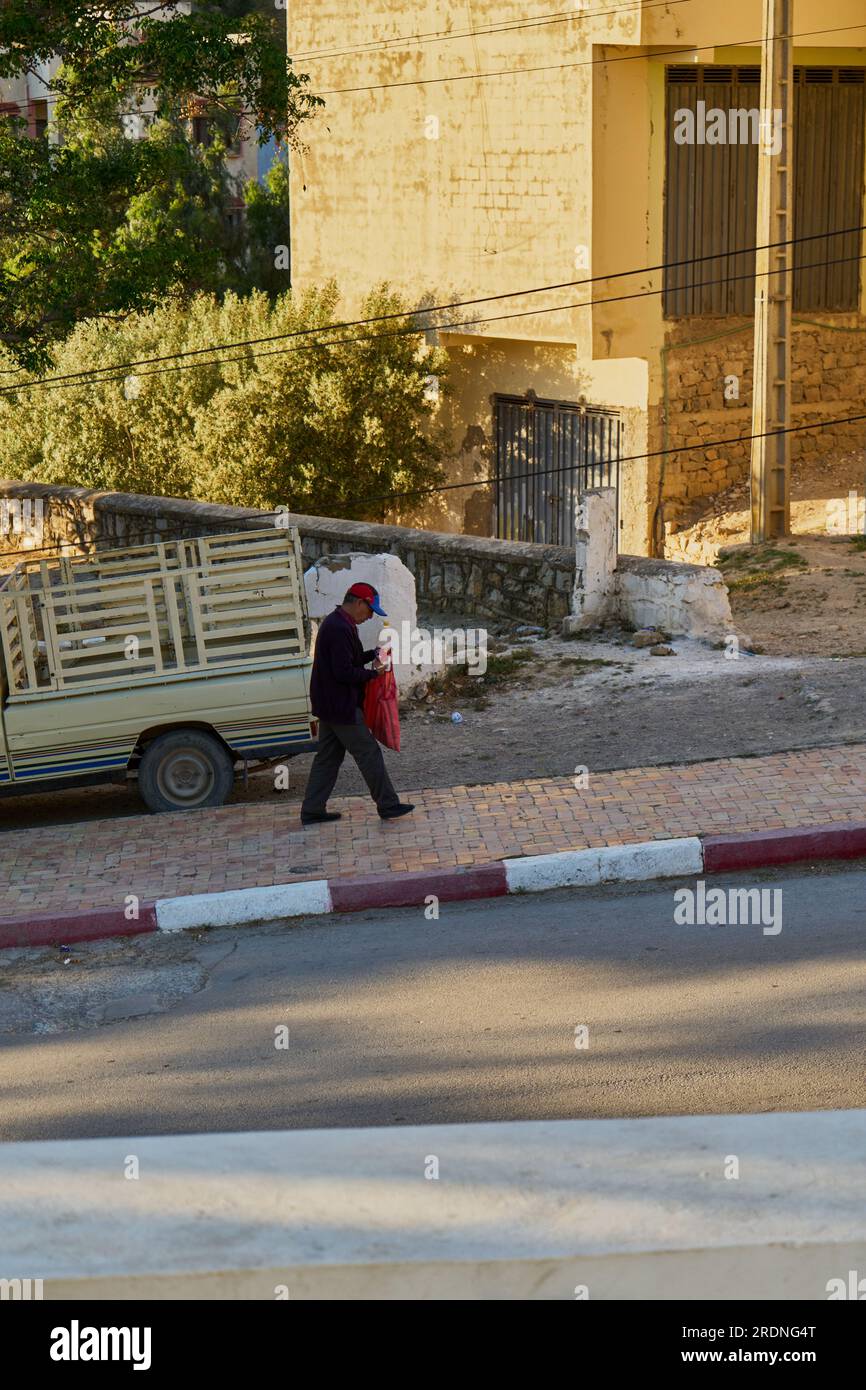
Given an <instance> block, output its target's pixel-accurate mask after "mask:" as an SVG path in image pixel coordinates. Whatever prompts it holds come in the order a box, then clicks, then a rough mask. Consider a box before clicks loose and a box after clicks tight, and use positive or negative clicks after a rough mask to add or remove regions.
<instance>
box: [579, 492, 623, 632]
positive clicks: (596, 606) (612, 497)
mask: <svg viewBox="0 0 866 1390" xmlns="http://www.w3.org/2000/svg"><path fill="white" fill-rule="evenodd" d="M575 523H576V524H575V530H576V545H575V552H576V555H575V560H576V565H577V569H576V571H575V576H574V592H573V594H572V600H571V611H572V614H574V616H575V617H576V618H579V619H580V620H581V622H582V623H584V624H586V625H587V626H589V625H590V624H592V623H598V622H603V621H604V619H605V618H606V617H607V616H608V613H609V611H610V607H611V602H612V599H613V596H614V591H615V588H616V577H615V576H616V560H617V555H616V493H615V492H614V491H613V489H612V488H599V489H596V490H593V491H592V492H585V493H584V494H583V496H582V497H581V498H580V499H579V501H578V503H577V507H576V516H575Z"/></svg>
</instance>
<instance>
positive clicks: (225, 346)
mask: <svg viewBox="0 0 866 1390" xmlns="http://www.w3.org/2000/svg"><path fill="white" fill-rule="evenodd" d="M863 231H866V224H861V225H860V226H855V227H842V228H838V229H832V230H830V231H827V232H813V233H810V234H809V235H807V236H802V237H790V238H788V240H787V241H780V242H768V243H766V245H764V246H745V247H740V248H738V249H733V250H728V251H714V252H712V253H710V252H708V253H707V254H706V255H703V256H688V257H685V258H684V259H682V260H677V261H662V262H659V263H658V264H657V265H651V266H639V267H637V268H635V269H631V270H616V271H609V272H607V273H605V274H600V275H591V276H587V277H586V278H584V279H582V280H564V281H561V282H559V283H558V284H552V285H536V286H533V287H531V288H529V289H522V290H506V291H502V292H500V293H498V294H492V295H481V296H478V297H477V298H474V299H463V300H453V301H450V302H449V303H446V304H436V305H429V306H428V307H427V308H422V309H401V310H396V311H394V312H393V313H389V314H374V315H371V316H369V317H367V318H361V319H348V320H343V321H342V322H340V323H334V324H323V325H322V326H321V327H318V328H298V329H294V330H292V331H291V332H287V333H273V334H267V335H265V336H263V337H260V338H241V339H236V340H234V341H232V342H228V343H214V344H212V345H211V346H210V347H204V348H188V349H185V350H184V351H181V352H172V353H165V354H163V355H161V356H158V357H140V358H134V359H132V360H131V361H128V362H118V363H114V364H111V365H108V366H105V367H91V368H89V369H85V370H82V371H80V372H66V373H63V374H61V375H58V376H52V377H43V378H41V379H40V380H37V381H29V382H16V383H14V384H13V385H10V386H3V387H0V395H9V394H12V393H15V392H18V391H22V390H32V389H35V388H37V387H40V388H46V389H47V388H48V387H50V386H55V385H58V384H60V383H67V382H68V383H75V382H78V381H80V382H82V384H83V385H96V384H98V383H99V382H100V381H113V380H117V379H119V378H118V377H117V373H128V372H131V371H133V370H134V369H135V368H137V367H147V366H152V365H154V364H156V363H159V362H174V361H177V359H179V358H186V357H202V356H204V355H205V354H206V353H213V352H228V351H232V350H234V349H235V348H241V347H258V346H260V345H261V344H263V343H274V342H284V341H287V340H290V339H297V338H302V337H310V336H312V335H315V334H322V333H335V332H341V331H342V330H344V329H347V328H364V327H368V326H370V325H371V324H377V323H391V322H394V321H395V320H397V319H414V320H417V319H419V318H420V317H421V316H429V315H431V314H440V313H451V312H453V311H455V310H458V309H467V308H474V307H475V306H476V305H479V304H493V303H500V302H501V301H503V300H506V299H521V298H525V297H527V296H528V295H536V294H552V293H555V292H557V291H559V290H566V289H577V288H579V287H580V286H582V285H593V284H597V283H598V282H599V281H608V280H621V279H624V278H629V277H631V276H634V275H650V274H654V273H656V272H658V271H667V270H675V269H678V268H679V267H681V266H686V265H698V264H701V263H702V262H704V261H718V260H725V259H730V258H731V257H736V256H744V255H751V254H753V253H755V252H757V251H762V250H773V249H774V248H776V247H778V246H788V245H795V244H801V243H805V242H809V241H824V240H829V239H830V238H831V237H839V236H849V235H854V234H858V233H861V232H863ZM859 259H861V257H859V256H858V257H841V258H839V259H838V260H836V259H833V260H825V261H817V262H814V263H813V264H810V265H805V266H794V267H793V271H794V273H796V272H797V271H800V270H810V269H815V268H817V267H820V266H824V265H837V264H841V263H843V262H845V261H850V260H859ZM751 277H752V272H746V273H745V274H744V275H740V276H722V277H721V278H720V279H716V280H707V281H703V282H701V283H700V284H699V285H692V286H690V285H681V286H677V289H697V288H701V287H704V286H706V285H715V284H725V283H727V282H728V281H733V280H738V279H750V278H751ZM664 288H665V287H664V286H659V287H658V288H657V289H650V290H641V291H635V292H634V293H632V294H628V295H621V296H615V297H608V298H604V299H591V300H582V301H578V302H576V303H571V304H561V305H557V304H553V305H546V306H543V307H541V308H539V309H531V310H528V311H526V312H525V313H523V314H519V313H514V314H500V315H491V316H488V317H480V318H476V319H469V320H461V321H459V322H458V323H456V324H454V323H451V324H448V323H445V324H443V323H426V324H419V323H418V322H417V321H416V322H414V323H410V324H408V325H407V326H406V328H405V329H403V330H401V333H400V334H399V335H397V336H402V335H403V334H405V335H409V336H412V335H415V334H419V333H424V332H445V331H448V330H449V329H455V328H461V327H464V328H465V327H474V326H476V325H478V324H481V323H496V322H501V321H504V320H506V319H510V318H521V317H531V316H532V315H535V314H546V313H559V312H563V311H565V310H568V309H579V308H592V307H594V306H595V305H597V304H615V303H620V302H622V301H624V300H628V299H639V298H646V297H648V296H650V295H654V294H662V293H663V292H664ZM386 336H394V335H388V334H374V335H371V339H373V338H378V337H386ZM342 341H351V342H360V341H364V338H363V337H362V338H354V339H326V340H325V341H318V342H316V343H313V344H311V345H310V347H311V349H317V350H321V349H323V348H327V347H330V346H333V345H335V344H337V343H339V342H342ZM298 350H299V351H300V350H302V349H298ZM270 355H273V354H268V353H251V354H249V356H248V357H244V358H236V359H232V360H234V361H240V362H242V361H248V360H249V357H265V356H270ZM187 365H189V366H196V365H202V366H217V365H219V362H215V361H214V360H213V359H208V361H207V362H204V363H200V364H196V363H189V364H187ZM21 370H23V369H21ZM104 373H113V374H114V375H111V376H106V375H103V374H104ZM140 375H142V376H152V375H158V373H152V372H142V373H140ZM85 378H86V380H84V379H85Z"/></svg>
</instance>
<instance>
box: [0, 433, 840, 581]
mask: <svg viewBox="0 0 866 1390" xmlns="http://www.w3.org/2000/svg"><path fill="white" fill-rule="evenodd" d="M864 420H866V411H864V412H862V413H861V414H859V415H839V416H836V417H834V418H832V419H830V420H817V421H815V422H814V423H813V424H810V425H807V424H803V425H788V426H787V427H786V428H785V429H784V430H764V431H762V432H761V433H759V434H735V435H732V436H731V437H729V438H728V439H707V440H702V441H701V443H700V444H676V445H673V446H669V447H668V448H665V449H652V450H650V451H648V452H647V453H644V454H627V455H626V457H625V458H620V459H613V460H611V462H612V463H616V464H617V465H622V464H624V463H640V462H642V461H644V460H647V459H655V458H668V457H670V455H671V454H693V453H699V452H703V451H704V450H705V449H725V448H730V446H731V445H732V444H748V443H750V442H751V441H752V440H753V439H765V438H768V437H771V436H773V435H777V434H807V433H808V432H809V431H810V430H826V429H831V428H832V427H833V426H835V425H851V424H858V423H860V422H861V421H864ZM572 471H573V468H572V467H571V466H569V465H564V466H561V467H558V468H539V469H533V470H531V471H529V472H526V473H509V474H508V475H507V479H505V481H508V482H520V481H522V480H523V479H524V478H548V477H556V476H559V475H560V474H562V473H571V472H572ZM500 481H502V480H501V479H500V478H498V477H496V476H494V477H492V478H472V479H471V480H470V481H469V482H464V483H440V484H437V485H436V486H435V487H418V488H408V489H405V490H404V491H402V492H385V493H382V494H381V495H380V496H378V497H366V498H364V501H363V505H364V506H365V507H368V506H372V505H376V506H378V505H379V504H380V503H384V502H400V501H407V500H409V499H418V498H422V497H433V496H438V495H439V494H440V493H443V492H459V491H462V490H465V489H466V488H477V487H492V486H494V484H496V483H498V482H500ZM0 500H3V499H0ZM7 500H9V499H7ZM11 500H19V501H28V500H30V501H32V500H34V499H28V498H20V499H11ZM37 500H38V499H37ZM261 515H262V517H265V518H267V517H272V518H274V520H276V519H277V518H282V519H284V520H285V519H288V521H289V524H290V525H291V524H292V523H291V515H292V514H291V513H289V514H288V518H286V513H285V512H279V511H271V512H268V511H264V512H262V513H261ZM371 524H374V523H371ZM68 544H69V543H67V545H53V546H44V545H43V546H30V547H28V548H27V549H26V550H5V551H0V559H9V558H13V559H18V560H26V559H28V558H29V557H30V556H33V555H47V554H57V553H58V552H59V551H62V550H65V549H67V546H68ZM104 546H105V548H106V549H116V548H117V542H116V541H111V542H105V543H104ZM99 548H100V547H99V543H97V545H96V547H95V549H96V550H97V551H98V550H99ZM87 553H92V552H87ZM82 558H85V557H84V556H83V557H82Z"/></svg>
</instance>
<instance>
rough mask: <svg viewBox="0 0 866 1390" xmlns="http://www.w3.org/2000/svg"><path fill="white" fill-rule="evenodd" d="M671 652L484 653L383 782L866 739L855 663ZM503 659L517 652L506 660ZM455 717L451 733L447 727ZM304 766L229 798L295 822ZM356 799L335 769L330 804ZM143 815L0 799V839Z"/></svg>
mask: <svg viewBox="0 0 866 1390" xmlns="http://www.w3.org/2000/svg"><path fill="white" fill-rule="evenodd" d="M840 549H842V547H840ZM846 563H847V561H846ZM851 563H852V564H853V563H854V562H853V561H852V562H851ZM858 563H859V562H858ZM864 578H866V567H864ZM447 625H448V626H451V627H453V626H455V623H454V621H453V620H452V619H449V620H448V623H447ZM862 645H863V646H866V642H864V643H863V644H862ZM672 646H673V648H674V650H675V652H676V655H675V656H670V657H654V656H651V655H650V654H649V650H648V649H647V648H643V649H640V650H639V649H636V648H635V647H634V646H632V645H631V641H630V637H629V635H628V634H626V633H624V632H617V631H611V632H607V633H604V634H596V635H594V636H593V638H592V639H591V640H584V641H567V640H564V639H562V638H560V637H544V638H541V639H540V640H538V641H531V640H530V639H528V638H526V637H515V638H513V639H512V640H510V641H507V642H505V643H503V647H502V650H501V651H499V652H497V653H495V654H494V655H496V656H497V657H498V658H499V664H500V665H501V666H504V667H506V671H505V673H504V674H502V675H500V676H497V677H496V678H495V679H493V680H491V681H490V682H489V683H485V684H480V683H479V684H478V685H473V686H472V687H466V688H465V689H464V690H463V692H462V693H460V694H459V695H456V694H454V693H452V692H450V691H449V692H446V693H442V694H436V695H434V696H433V699H432V700H430V701H429V702H428V701H426V700H425V701H423V702H415V701H413V702H412V703H411V705H410V708H409V709H408V710H406V711H405V712H404V714H403V716H402V720H401V723H402V732H403V751H402V752H401V753H390V752H388V753H386V759H387V762H388V765H389V767H390V769H391V772H392V776H393V778H394V781H395V784H396V785H397V787H398V789H399V790H400V791H401V792H406V793H409V792H412V791H416V790H420V789H423V788H427V787H442V786H453V785H473V784H484V783H491V782H508V781H514V780H518V779H523V778H537V777H564V776H571V775H573V774H574V770H575V768H577V767H583V766H585V767H587V768H588V769H589V770H590V771H593V770H595V771H600V770H603V769H608V768H616V767H634V766H640V765H644V764H648V765H651V764H663V763H680V762H694V761H699V760H702V759H710V758H727V757H738V756H748V755H750V754H751V755H755V754H761V753H767V752H773V751H781V750H784V749H792V748H808V747H815V746H821V745H829V744H834V743H845V742H858V741H866V704H864V699H863V688H864V681H866V658H859V659H858V658H850V657H849V658H848V659H845V660H840V659H838V658H834V657H812V656H807V657H803V656H795V657H780V656H773V655H769V654H766V655H751V654H749V653H748V652H745V651H742V652H741V653H740V655H739V657H738V658H737V659H729V658H728V657H726V656H725V653H724V651H719V650H714V649H713V648H711V647H708V646H705V645H702V644H699V643H695V642H687V641H674V642H673V643H672ZM514 652H520V653H522V654H526V653H528V656H527V657H525V658H524V659H517V660H513V661H509V660H508V657H509V653H514ZM509 667H510V669H508V668H509ZM455 711H456V712H458V713H460V714H462V716H463V722H462V723H460V724H454V723H452V721H451V714H452V713H454V712H455ZM309 764H310V757H309V756H306V757H303V758H297V759H295V760H294V761H293V762H292V763H291V764H290V769H291V772H290V786H289V788H288V790H287V791H280V792H278V791H275V789H274V778H273V774H272V773H271V772H261V773H259V774H256V775H254V776H252V777H251V778H250V783H249V787H248V788H247V789H246V790H245V789H244V788H243V787H242V786H239V787H238V788H237V790H236V792H235V795H234V798H233V800H234V801H235V802H237V803H244V802H255V801H261V800H265V799H268V800H269V799H270V798H272V797H276V798H280V797H281V798H283V799H285V801H286V803H287V804H286V812H287V814H291V815H296V814H297V809H298V801H299V799H300V797H301V795H302V793H303V788H304V784H305V781H306V776H307V771H308V769H309ZM364 791H365V788H364V786H363V783H362V782H361V779H360V777H359V775H358V772H357V769H356V768H355V767H354V764H352V763H351V761H350V760H348V759H347V763H346V766H345V767H344V769H343V771H342V772H341V774H340V779H339V782H338V784H337V790H336V795H337V796H346V795H358V794H363V793H364ZM141 810H142V808H141V806H140V804H139V802H138V800H137V798H136V797H135V796H133V795H130V793H129V792H127V791H126V790H125V789H118V788H99V787H97V788H92V789H87V790H82V791H80V792H57V793H54V794H52V795H51V796H28V797H21V798H13V799H8V800H2V801H0V832H2V830H3V829H7V830H12V829H19V828H21V827H22V826H25V825H45V824H63V823H68V822H72V821H78V820H87V819H91V820H92V819H97V818H100V817H105V816H115V815H117V816H128V815H140V814H141Z"/></svg>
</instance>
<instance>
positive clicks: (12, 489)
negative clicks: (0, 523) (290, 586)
mask: <svg viewBox="0 0 866 1390" xmlns="http://www.w3.org/2000/svg"><path fill="white" fill-rule="evenodd" d="M3 499H5V500H6V501H7V502H9V503H12V504H14V503H16V502H18V503H22V504H24V503H26V502H30V503H31V504H36V503H40V504H41V508H42V518H41V522H42V524H41V531H40V532H39V533H38V534H35V535H34V536H33V537H25V536H22V535H16V534H15V528H14V525H12V524H11V522H12V516H11V512H10V509H9V508H7V519H8V521H9V522H10V524H7V526H6V528H5V532H4V533H3V534H0V549H2V551H3V552H4V554H5V556H6V559H5V561H0V571H2V570H3V569H4V568H9V566H10V564H11V563H12V562H13V560H12V556H13V554H14V553H17V552H18V551H21V552H22V553H24V552H26V551H27V550H28V549H30V548H32V547H33V546H34V545H35V546H44V547H47V548H48V550H49V551H50V550H52V549H54V548H56V547H58V546H63V547H65V548H69V549H70V550H71V551H72V553H75V552H76V551H83V550H85V549H92V548H93V547H94V546H100V547H111V546H115V545H116V546H123V545H148V544H152V543H153V542H155V541H160V540H181V539H185V538H187V537H192V536H200V535H206V534H208V533H211V534H215V535H216V534H219V533H220V532H226V531H234V530H247V529H254V528H256V527H261V526H267V525H270V524H271V522H272V515H271V514H269V513H265V512H260V511H255V510H253V509H252V508H247V507H220V506H215V505H213V504H211V503H209V502H191V501H185V500H183V499H180V498H172V497H141V496H136V495H132V494H125V493H99V492H92V491H90V490H89V489H86V488H69V487H53V486H49V485H45V484H39V483H20V482H2V481H0V501H2V500H3ZM12 510H13V511H14V507H13V509H12ZM287 520H288V521H289V522H290V523H291V524H292V525H294V526H297V527H298V529H299V530H300V533H301V538H302V544H303V551H304V559H305V561H306V562H307V563H308V564H312V563H313V562H314V561H315V560H318V559H319V558H320V557H321V556H322V555H339V554H343V553H347V552H350V551H354V552H358V551H366V552H369V553H371V554H380V553H383V552H384V553H390V554H392V555H397V556H398V557H399V558H400V559H401V560H402V561H403V563H404V564H405V565H407V566H408V568H409V569H410V570H411V571H412V573H413V574H414V576H415V583H416V586H417V597H418V603H419V606H420V607H421V608H424V609H427V610H428V611H429V610H431V609H432V610H434V611H439V612H448V611H457V612H460V613H461V614H465V615H467V616H478V617H483V618H488V619H494V620H495V619H497V618H498V619H509V618H513V619H515V620H517V619H522V620H525V621H528V622H532V623H539V624H542V625H546V626H552V625H554V624H555V623H558V622H560V620H561V619H562V618H564V617H565V615H566V614H567V613H568V612H569V611H570V608H571V595H572V590H573V588H574V573H575V556H574V551H573V550H572V549H570V548H567V547H565V546H543V545H528V544H522V543H518V542H513V541H496V540H487V539H484V538H483V537H478V536H460V535H450V534H448V533H443V532H437V531H421V530H416V529H413V528H410V527H405V526H380V525H376V524H374V523H372V522H366V521H345V520H340V519H334V518H330V517H320V516H301V515H297V516H296V515H291V516H289V517H288V518H287ZM34 553H38V551H34Z"/></svg>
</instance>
